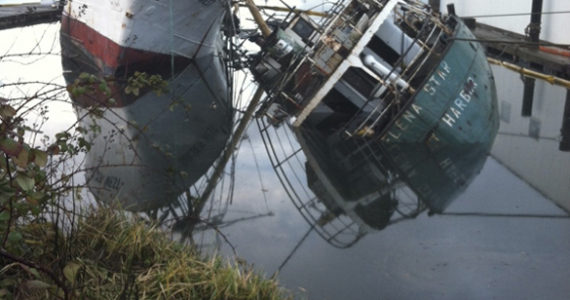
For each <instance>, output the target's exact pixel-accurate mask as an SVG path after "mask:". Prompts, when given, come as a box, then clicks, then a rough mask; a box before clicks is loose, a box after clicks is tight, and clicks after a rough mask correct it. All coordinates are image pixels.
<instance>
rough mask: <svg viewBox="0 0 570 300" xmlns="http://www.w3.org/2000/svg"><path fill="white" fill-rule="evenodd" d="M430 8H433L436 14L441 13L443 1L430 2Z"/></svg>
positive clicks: (434, 0)
mask: <svg viewBox="0 0 570 300" xmlns="http://www.w3.org/2000/svg"><path fill="white" fill-rule="evenodd" d="M429 6H431V9H432V10H433V11H434V12H436V13H439V12H440V9H439V8H440V6H441V0H429Z"/></svg>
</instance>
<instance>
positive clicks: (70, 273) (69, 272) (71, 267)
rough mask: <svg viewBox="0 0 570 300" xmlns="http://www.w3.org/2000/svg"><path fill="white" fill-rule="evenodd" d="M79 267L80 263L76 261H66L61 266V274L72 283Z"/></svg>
mask: <svg viewBox="0 0 570 300" xmlns="http://www.w3.org/2000/svg"><path fill="white" fill-rule="evenodd" d="M80 268H81V265H80V264H78V263H74V262H70V263H68V264H67V265H66V266H65V268H63V276H65V279H67V280H68V281H69V282H71V283H72V284H73V283H74V282H75V277H76V276H77V272H78V271H79V269H80Z"/></svg>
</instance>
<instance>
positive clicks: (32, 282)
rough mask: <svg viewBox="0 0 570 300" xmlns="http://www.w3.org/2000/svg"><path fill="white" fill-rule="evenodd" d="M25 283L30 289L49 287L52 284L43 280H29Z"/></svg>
mask: <svg viewBox="0 0 570 300" xmlns="http://www.w3.org/2000/svg"><path fill="white" fill-rule="evenodd" d="M24 284H25V285H26V287H27V288H29V289H47V288H49V287H50V286H51V285H49V284H48V283H45V282H43V281H41V280H28V281H26V282H25V283H24Z"/></svg>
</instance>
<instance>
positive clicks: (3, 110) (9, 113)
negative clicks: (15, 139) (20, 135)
mask: <svg viewBox="0 0 570 300" xmlns="http://www.w3.org/2000/svg"><path fill="white" fill-rule="evenodd" d="M16 113H17V112H16V110H15V109H14V108H13V107H12V106H10V105H7V104H2V105H0V117H2V119H7V118H11V117H13V116H15V115H16Z"/></svg>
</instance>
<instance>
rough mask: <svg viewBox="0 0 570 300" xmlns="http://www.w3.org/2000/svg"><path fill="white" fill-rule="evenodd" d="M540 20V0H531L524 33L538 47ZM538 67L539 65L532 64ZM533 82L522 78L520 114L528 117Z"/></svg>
mask: <svg viewBox="0 0 570 300" xmlns="http://www.w3.org/2000/svg"><path fill="white" fill-rule="evenodd" d="M541 20H542V0H532V14H531V15H530V24H528V27H527V30H526V33H527V34H528V37H529V39H530V41H531V42H533V43H536V44H534V45H533V46H532V47H533V48H536V49H538V42H539V41H540V23H541ZM533 67H538V68H540V66H533ZM534 84H535V80H534V79H533V78H529V77H526V78H525V79H524V93H523V105H522V116H523V117H530V116H531V115H532V103H533V101H534Z"/></svg>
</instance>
